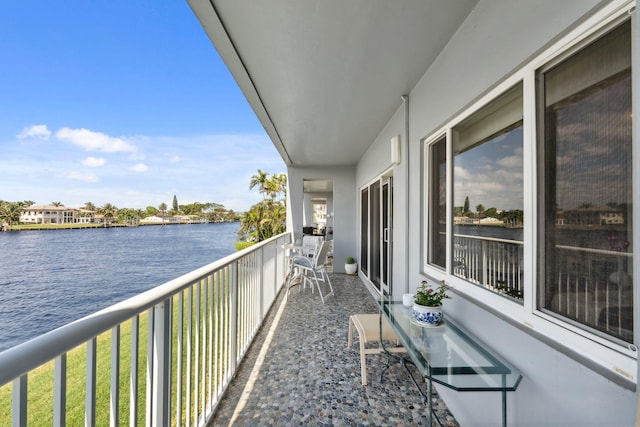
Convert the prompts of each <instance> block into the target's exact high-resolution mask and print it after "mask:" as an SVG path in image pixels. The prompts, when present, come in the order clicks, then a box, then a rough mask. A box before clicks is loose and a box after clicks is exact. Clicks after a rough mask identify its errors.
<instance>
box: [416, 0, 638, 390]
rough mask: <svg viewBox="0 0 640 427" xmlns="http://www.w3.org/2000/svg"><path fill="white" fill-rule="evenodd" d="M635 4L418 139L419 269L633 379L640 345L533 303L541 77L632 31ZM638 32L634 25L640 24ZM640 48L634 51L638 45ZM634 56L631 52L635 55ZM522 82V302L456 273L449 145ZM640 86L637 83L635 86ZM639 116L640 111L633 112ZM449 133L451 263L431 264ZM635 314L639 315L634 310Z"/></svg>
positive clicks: (575, 33) (591, 24)
mask: <svg viewBox="0 0 640 427" xmlns="http://www.w3.org/2000/svg"><path fill="white" fill-rule="evenodd" d="M634 7H635V1H631V2H629V1H619V2H613V3H612V4H609V5H607V6H605V7H604V8H603V9H602V10H600V11H599V12H598V13H595V14H594V15H593V16H590V17H589V18H587V19H586V20H585V21H584V22H583V23H581V24H580V25H578V26H576V27H575V28H574V29H573V30H571V31H569V32H567V33H566V34H565V35H564V36H563V37H561V38H559V39H558V40H557V41H555V42H554V43H553V44H551V45H550V46H548V47H547V48H546V49H543V50H542V51H541V52H540V53H539V54H537V55H536V56H534V57H532V58H531V59H530V60H528V61H527V62H526V63H525V64H524V65H523V66H522V67H520V68H519V69H517V70H515V71H514V72H512V73H510V75H509V76H507V77H506V78H505V79H503V80H502V81H501V82H499V83H498V84H497V85H495V86H494V87H493V88H491V89H490V90H488V91H487V92H486V93H485V94H483V95H482V96H480V97H479V98H477V99H476V100H475V101H473V102H472V103H470V104H469V105H468V106H467V107H465V108H464V109H463V110H462V111H461V112H460V113H458V114H456V115H455V116H453V117H451V118H450V119H448V120H447V121H446V122H445V123H444V124H443V125H442V126H440V127H439V128H437V129H435V130H434V131H433V132H431V133H429V134H428V135H427V136H425V137H424V138H422V139H421V141H420V142H421V151H422V155H421V169H422V179H421V181H422V182H421V186H422V188H421V194H422V214H421V222H422V224H423V225H422V238H423V243H422V251H421V253H422V257H421V261H420V262H421V266H422V271H421V273H422V274H424V275H427V276H429V277H431V278H433V279H435V280H445V281H447V283H449V284H450V285H452V286H453V288H454V289H455V292H456V293H459V294H461V295H463V296H464V298H466V299H469V300H472V301H473V302H475V303H479V304H480V305H482V306H485V307H490V310H492V311H494V312H495V313H496V314H498V315H500V316H501V317H503V318H505V319H507V320H508V321H510V322H511V323H514V324H516V325H519V327H520V328H521V329H523V330H525V331H526V330H530V331H531V333H532V334H534V335H539V336H542V337H545V339H548V340H550V341H551V342H555V343H556V344H557V345H559V346H563V347H564V348H567V349H568V350H567V352H570V353H573V354H578V355H580V356H581V357H586V358H588V359H591V360H594V361H596V363H597V364H599V365H603V366H605V367H606V368H607V369H609V370H611V371H614V372H615V373H617V374H618V375H621V376H623V377H626V378H627V379H631V380H632V381H636V372H637V358H638V348H637V347H636V345H638V343H637V342H634V344H628V343H623V342H617V341H616V340H614V339H612V338H610V337H602V336H599V335H597V334H594V333H592V332H590V331H589V330H587V329H584V328H581V327H579V326H576V325H574V324H571V323H569V322H566V321H563V320H562V319H561V318H558V317H556V316H551V315H549V314H546V313H544V312H542V311H541V310H538V309H537V308H536V301H537V281H538V277H537V276H538V271H537V270H538V269H537V263H538V253H539V247H538V246H539V245H538V244H537V240H536V239H537V235H538V228H539V227H540V223H539V221H540V215H539V204H538V200H537V191H538V188H537V187H538V183H537V171H538V167H537V143H538V142H537V140H538V136H537V135H538V129H539V127H538V117H537V109H538V102H540V101H539V99H538V93H537V84H536V78H537V77H536V76H537V74H538V72H539V71H540V70H542V69H546V68H549V67H550V66H551V64H554V63H559V62H561V61H562V60H563V59H565V58H567V57H568V56H569V55H571V54H572V53H574V52H576V51H578V50H581V49H583V48H584V47H585V46H587V45H588V44H589V43H590V42H592V41H593V40H595V39H597V38H599V37H601V36H602V35H603V34H605V33H607V32H608V31H610V30H612V29H613V28H614V27H616V26H617V25H620V24H621V23H622V22H623V21H625V20H627V19H630V20H631V25H632V37H633V34H635V33H634V30H636V27H637V25H638V23H637V21H635V20H636V19H637V18H636V17H635V14H634V15H632V16H631V17H630V16H629V15H630V11H631V10H632V9H633V8H634ZM636 31H637V30H636ZM636 50H637V49H636ZM632 54H633V53H632ZM637 62H638V59H637V58H632V73H631V80H632V88H634V89H632V90H634V91H636V93H637V89H635V86H636V85H638V84H640V81H639V79H638V75H639V72H640V70H638V69H637V68H638V67H634V65H635V64H637ZM520 82H521V83H522V88H523V94H522V96H523V127H524V128H523V187H524V188H523V193H524V194H523V197H524V206H523V210H524V230H523V231H524V234H523V245H524V257H523V261H522V262H523V268H524V274H523V286H524V296H523V304H518V303H517V302H515V301H513V300H510V299H508V298H504V297H502V296H501V295H499V294H495V293H493V292H491V291H488V290H487V289H484V288H482V287H480V286H478V285H475V284H472V283H469V282H467V281H466V280H464V279H462V278H459V277H457V276H455V275H454V274H453V272H452V251H451V248H452V244H453V216H452V215H453V152H452V151H453V148H452V141H453V139H452V129H453V128H455V126H457V125H458V124H460V123H462V122H464V120H466V119H467V118H469V117H471V116H472V115H473V114H475V113H476V112H478V111H479V110H481V109H482V108H484V107H485V106H487V105H489V104H490V103H491V102H492V100H494V99H496V98H498V97H499V96H500V95H501V94H503V93H504V92H505V91H507V90H509V88H511V87H513V86H515V85H517V84H518V83H520ZM634 84H635V85H634ZM636 98H637V96H636V97H634V99H633V101H632V108H633V107H635V106H637V103H638V100H637V99H636ZM636 116H637V114H636ZM637 123H638V119H637V118H635V120H634V122H633V123H632V126H633V130H634V131H637V130H638V124H637ZM637 135H638V133H637V132H634V136H633V146H634V151H633V159H632V165H633V178H632V186H633V188H634V189H637V188H640V171H639V169H640V150H639V149H636V148H635V147H636V145H637V144H636V142H637V139H638V136H637ZM443 137H445V138H446V152H447V155H446V162H447V166H446V180H447V190H446V194H447V196H446V197H447V209H446V210H447V213H446V233H447V239H446V242H447V243H446V248H447V254H446V267H445V268H444V269H442V268H440V267H437V266H436V265H432V264H430V263H429V260H430V255H429V251H430V250H431V247H432V245H431V243H430V241H429V238H430V235H431V221H432V218H431V216H430V215H431V209H432V207H431V206H429V205H430V201H431V199H432V195H431V193H430V191H431V187H432V180H433V178H432V176H431V164H432V159H431V158H430V153H431V148H432V144H434V143H436V142H438V141H440V140H441V139H442V138H443ZM636 194H638V191H637V190H634V196H633V200H632V203H633V205H635V206H636V207H637V206H638V203H637V202H638V200H639V199H640V198H639V197H638V196H636ZM639 218H640V209H637V208H636V209H634V210H633V217H632V224H633V225H635V226H634V227H633V231H632V235H633V241H634V243H636V244H638V243H639V242H640V227H639V226H640V222H639V221H638V219H639ZM632 262H633V266H634V272H636V274H640V269H639V268H637V267H638V266H639V265H640V256H638V254H636V255H635V256H634V257H633V261H632ZM637 289H638V287H637V285H635V286H634V291H636V292H634V294H637V293H638V292H637ZM638 300H639V298H638V297H637V296H634V301H633V303H634V312H637V310H639V309H640V306H639V305H638ZM636 317H637V316H636ZM638 328H640V325H638V324H637V325H634V338H635V337H637V336H638V332H637V329H638Z"/></svg>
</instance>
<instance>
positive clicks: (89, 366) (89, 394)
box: [84, 338, 98, 427]
mask: <svg viewBox="0 0 640 427" xmlns="http://www.w3.org/2000/svg"><path fill="white" fill-rule="evenodd" d="M97 349H98V339H97V338H92V339H90V340H89V341H87V362H86V374H85V376H86V379H85V409H84V425H85V427H92V426H95V425H96V360H97V358H96V354H97V353H96V352H97Z"/></svg>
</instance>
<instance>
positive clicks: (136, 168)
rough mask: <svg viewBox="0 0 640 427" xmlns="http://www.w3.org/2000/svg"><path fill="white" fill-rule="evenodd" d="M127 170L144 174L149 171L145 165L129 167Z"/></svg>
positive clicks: (138, 164)
mask: <svg viewBox="0 0 640 427" xmlns="http://www.w3.org/2000/svg"><path fill="white" fill-rule="evenodd" d="M129 169H131V170H132V171H134V172H146V171H148V170H149V166H147V165H145V164H144V163H137V164H135V165H133V166H131V167H130V168H129Z"/></svg>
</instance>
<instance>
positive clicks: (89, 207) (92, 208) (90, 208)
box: [84, 202, 96, 211]
mask: <svg viewBox="0 0 640 427" xmlns="http://www.w3.org/2000/svg"><path fill="white" fill-rule="evenodd" d="M84 208H85V209H86V210H88V211H95V210H96V205H94V204H93V203H91V202H86V203H85V204H84Z"/></svg>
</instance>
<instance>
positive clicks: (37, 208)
mask: <svg viewBox="0 0 640 427" xmlns="http://www.w3.org/2000/svg"><path fill="white" fill-rule="evenodd" d="M76 211H77V209H73V208H67V207H65V206H53V205H33V206H29V207H26V208H23V209H22V215H20V222H24V223H28V224H73V223H74V222H75V218H76Z"/></svg>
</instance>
